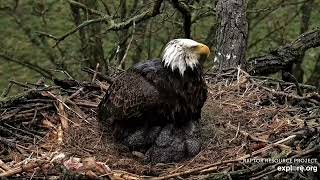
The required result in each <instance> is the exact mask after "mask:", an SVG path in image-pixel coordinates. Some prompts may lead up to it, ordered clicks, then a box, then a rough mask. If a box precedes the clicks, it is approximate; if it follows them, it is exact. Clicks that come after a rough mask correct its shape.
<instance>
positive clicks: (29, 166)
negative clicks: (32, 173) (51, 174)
mask: <svg viewBox="0 0 320 180" xmlns="http://www.w3.org/2000/svg"><path fill="white" fill-rule="evenodd" d="M44 163H45V161H42V160H37V161H34V162H30V163H28V164H25V165H24V164H23V165H21V166H19V167H16V168H13V169H10V170H8V171H6V172H4V173H1V174H0V177H9V176H13V175H15V174H19V173H21V172H24V171H28V170H30V169H34V168H36V167H39V166H41V165H42V164H44Z"/></svg>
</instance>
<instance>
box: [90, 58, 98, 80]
mask: <svg viewBox="0 0 320 180" xmlns="http://www.w3.org/2000/svg"><path fill="white" fill-rule="evenodd" d="M98 70H99V63H97V65H96V70H95V72H94V74H93V77H92V81H91V83H93V82H95V81H96V77H97V73H98Z"/></svg>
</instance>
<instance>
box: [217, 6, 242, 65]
mask: <svg viewBox="0 0 320 180" xmlns="http://www.w3.org/2000/svg"><path fill="white" fill-rule="evenodd" d="M246 8H247V2H246V0H219V1H218V3H217V6H216V11H217V22H218V28H217V32H216V37H217V38H216V39H217V44H216V50H215V51H216V52H215V58H214V61H215V62H218V68H219V70H220V71H221V70H222V69H227V68H234V67H237V66H238V65H240V66H241V67H242V68H244V69H245V64H246V61H245V53H246V46H247V34H248V23H247V19H246Z"/></svg>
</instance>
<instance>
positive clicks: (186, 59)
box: [162, 39, 210, 76]
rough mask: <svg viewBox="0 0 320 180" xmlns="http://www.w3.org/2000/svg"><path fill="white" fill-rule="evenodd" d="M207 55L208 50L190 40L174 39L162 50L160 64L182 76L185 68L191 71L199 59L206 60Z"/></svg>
mask: <svg viewBox="0 0 320 180" xmlns="http://www.w3.org/2000/svg"><path fill="white" fill-rule="evenodd" d="M209 55H210V50H209V48H208V46H206V45H204V44H201V43H198V42H196V41H194V40H191V39H174V40H171V41H170V42H169V43H168V44H167V46H166V48H165V49H164V52H163V56H162V62H163V63H164V66H165V67H169V68H171V70H172V71H174V70H175V69H178V70H179V72H180V74H181V75H182V76H183V74H184V72H185V70H186V69H187V67H190V68H191V69H192V70H193V69H194V68H195V67H196V66H197V65H198V64H199V61H200V59H201V58H207V57H208V56H209Z"/></svg>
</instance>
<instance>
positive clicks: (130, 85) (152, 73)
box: [98, 59, 207, 162]
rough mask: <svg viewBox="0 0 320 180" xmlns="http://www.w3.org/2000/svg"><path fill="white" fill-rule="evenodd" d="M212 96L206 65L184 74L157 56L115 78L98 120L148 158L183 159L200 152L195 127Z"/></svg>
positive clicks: (100, 106) (117, 137)
mask: <svg viewBox="0 0 320 180" xmlns="http://www.w3.org/2000/svg"><path fill="white" fill-rule="evenodd" d="M206 97H207V87H206V84H205V82H204V80H203V78H202V69H201V67H195V68H194V69H193V70H191V69H187V70H186V71H185V73H184V75H183V76H181V74H179V72H178V71H172V70H171V69H169V68H167V67H164V66H163V64H162V62H161V61H160V60H158V59H156V60H151V61H148V62H145V63H141V64H137V65H135V66H134V67H133V68H131V69H129V70H128V71H127V72H124V73H122V74H120V75H119V76H118V77H117V78H116V79H115V81H114V82H113V84H112V85H111V86H110V87H109V89H108V91H107V93H106V95H105V97H104V99H103V100H102V101H101V103H100V105H99V113H98V116H99V117H98V118H99V119H100V121H101V122H102V123H103V124H104V125H105V126H107V127H108V129H109V130H111V131H112V132H113V134H114V137H115V138H116V140H117V141H119V142H121V143H123V144H125V145H127V146H128V147H129V148H130V149H131V150H135V151H140V152H144V153H146V160H148V161H151V162H170V161H179V160H181V159H183V158H185V157H187V156H189V155H194V154H196V153H198V152H199V150H200V144H199V142H198V140H197V138H196V137H195V130H196V123H197V121H198V120H199V119H200V116H201V108H202V106H203V104H204V102H205V100H206Z"/></svg>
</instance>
